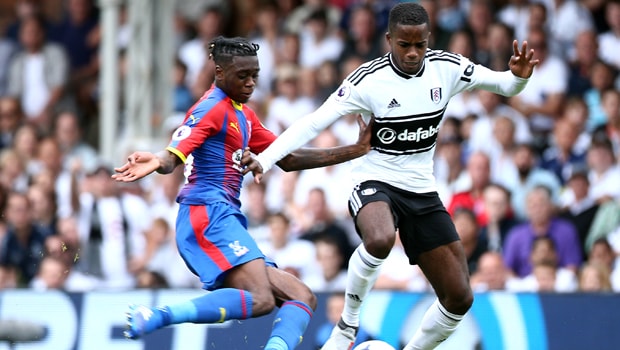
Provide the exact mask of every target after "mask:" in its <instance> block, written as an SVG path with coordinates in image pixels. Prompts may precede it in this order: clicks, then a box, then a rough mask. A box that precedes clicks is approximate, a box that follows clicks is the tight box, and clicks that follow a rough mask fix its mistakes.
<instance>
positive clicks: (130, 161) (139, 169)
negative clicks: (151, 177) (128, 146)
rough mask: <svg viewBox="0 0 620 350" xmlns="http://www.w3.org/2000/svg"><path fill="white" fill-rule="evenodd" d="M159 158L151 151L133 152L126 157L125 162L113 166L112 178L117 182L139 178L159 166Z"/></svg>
mask: <svg viewBox="0 0 620 350" xmlns="http://www.w3.org/2000/svg"><path fill="white" fill-rule="evenodd" d="M159 166H160V161H159V158H158V157H157V156H156V155H155V154H153V153H151V152H134V153H132V154H131V155H130V156H129V157H127V163H125V164H123V166H121V167H118V168H114V171H115V172H116V174H114V175H112V178H113V179H114V180H116V181H119V182H132V181H136V180H139V179H141V178H143V177H145V176H146V175H148V174H150V173H152V172H154V171H155V170H157V168H159Z"/></svg>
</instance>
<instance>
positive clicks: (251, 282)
mask: <svg viewBox="0 0 620 350" xmlns="http://www.w3.org/2000/svg"><path fill="white" fill-rule="evenodd" d="M258 73H259V64H258V58H257V57H256V56H235V57H233V58H232V61H231V62H228V63H224V64H221V65H220V64H216V67H215V85H216V86H217V87H218V88H220V89H222V90H223V91H224V92H225V93H226V95H227V96H229V97H230V98H231V99H233V100H234V101H236V102H239V103H246V102H247V101H248V100H249V99H250V97H251V95H252V93H253V91H254V88H255V87H256V82H257V79H258ZM358 125H359V127H360V133H359V139H358V142H357V143H356V144H354V145H349V146H340V147H333V148H327V149H314V148H302V149H299V150H297V151H295V152H293V153H291V154H289V155H288V156H286V157H285V158H283V159H282V160H281V161H279V162H278V163H277V164H278V166H280V167H281V168H282V169H283V170H285V171H294V170H302V169H310V168H316V167H323V166H328V165H333V164H337V163H341V162H343V161H346V160H349V159H353V158H357V157H360V156H362V155H364V154H366V153H367V152H368V151H369V150H370V135H371V132H370V131H371V128H370V127H368V126H367V125H366V124H365V123H364V122H363V120H362V118H361V117H358ZM251 159H252V158H251V155H250V151H249V149H246V150H245V152H244V156H243V158H242V160H241V165H245V164H246V163H247V162H250V161H251ZM182 163H183V162H182V160H181V159H180V158H179V157H177V156H176V155H175V154H173V153H171V152H168V151H161V152H159V153H157V154H154V153H151V152H135V153H133V154H131V155H130V156H129V157H128V159H127V163H125V164H124V165H123V166H121V167H119V168H115V169H114V170H115V172H116V174H114V175H113V176H112V177H113V178H114V179H115V180H117V181H120V182H132V181H136V180H138V179H141V178H143V177H144V176H147V175H148V174H150V173H152V172H155V171H156V172H158V173H161V174H168V173H171V172H172V171H173V170H174V169H175V168H176V167H177V166H179V165H181V164H182ZM223 286H224V287H228V288H236V289H242V290H246V291H249V292H250V293H252V298H253V306H252V315H253V316H260V315H264V314H267V313H269V312H271V310H273V308H274V307H275V306H276V305H277V306H280V305H281V304H282V303H283V302H284V301H286V300H299V301H302V302H304V303H306V304H307V305H308V306H310V307H312V309H315V308H316V297H315V295H314V293H312V291H311V290H310V289H309V288H308V287H307V286H306V285H305V284H303V283H302V282H301V281H300V280H299V279H297V278H296V277H294V276H293V275H291V274H289V273H286V272H284V271H282V270H279V269H276V268H273V267H265V262H264V260H262V259H257V260H253V261H250V262H248V263H245V264H243V265H240V266H237V267H235V268H233V269H232V270H230V271H229V272H228V273H227V275H226V277H225V280H224V284H223Z"/></svg>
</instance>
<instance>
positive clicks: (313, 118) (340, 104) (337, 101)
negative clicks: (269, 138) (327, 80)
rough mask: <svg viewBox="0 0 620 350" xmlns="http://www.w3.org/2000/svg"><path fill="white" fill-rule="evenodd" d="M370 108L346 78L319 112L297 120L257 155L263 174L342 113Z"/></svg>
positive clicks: (359, 111) (358, 111) (357, 111)
mask: <svg viewBox="0 0 620 350" xmlns="http://www.w3.org/2000/svg"><path fill="white" fill-rule="evenodd" d="M368 110H369V108H368V107H366V106H365V105H364V102H363V98H362V95H361V94H360V93H359V92H358V91H357V89H356V87H355V86H354V85H352V84H350V83H349V82H348V81H344V82H343V83H342V85H340V87H339V88H338V90H337V91H336V92H334V93H333V94H332V95H331V96H330V97H329V98H328V99H327V100H326V101H325V102H324V103H323V104H322V105H321V106H320V107H319V108H318V109H317V110H316V111H314V112H313V113H310V114H307V115H305V116H304V117H302V118H301V119H299V120H297V121H295V123H293V125H291V126H290V127H289V128H288V129H286V130H285V131H284V132H283V133H282V134H281V135H280V136H278V138H277V139H276V140H275V141H274V142H273V143H272V144H271V145H270V146H269V147H267V149H265V150H264V151H263V152H262V153H261V154H259V155H258V156H256V160H257V161H258V162H259V163H260V165H261V167H262V168H263V173H266V172H267V171H269V169H271V168H272V167H273V165H274V164H276V163H277V162H278V161H279V160H280V159H282V158H284V157H285V156H286V155H288V154H290V153H291V152H293V151H295V150H297V149H299V148H300V147H302V146H303V145H305V144H306V143H308V141H310V140H312V139H314V138H315V137H316V136H317V135H318V134H319V133H320V132H321V131H322V130H324V129H325V128H327V127H328V126H330V125H331V124H332V123H334V122H335V121H336V120H337V119H338V118H340V117H341V116H344V115H348V114H352V113H361V112H363V111H368Z"/></svg>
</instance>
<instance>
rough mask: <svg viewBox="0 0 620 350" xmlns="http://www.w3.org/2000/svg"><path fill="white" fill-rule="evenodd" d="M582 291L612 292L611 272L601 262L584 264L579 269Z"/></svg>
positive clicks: (580, 289)
mask: <svg viewBox="0 0 620 350" xmlns="http://www.w3.org/2000/svg"><path fill="white" fill-rule="evenodd" d="M579 291H580V292H588V293H592V292H606V293H609V292H612V287H611V280H610V272H609V269H608V268H607V267H606V266H603V265H600V264H591V263H586V264H584V265H583V266H582V267H581V269H580V271H579Z"/></svg>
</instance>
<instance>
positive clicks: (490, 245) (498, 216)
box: [478, 183, 518, 253]
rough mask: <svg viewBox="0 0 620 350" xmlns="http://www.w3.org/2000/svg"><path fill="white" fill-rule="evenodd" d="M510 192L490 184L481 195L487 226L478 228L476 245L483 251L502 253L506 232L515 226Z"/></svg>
mask: <svg viewBox="0 0 620 350" xmlns="http://www.w3.org/2000/svg"><path fill="white" fill-rule="evenodd" d="M510 195H511V194H510V192H509V191H508V190H507V189H506V188H505V187H503V186H501V185H498V184H495V183H492V184H489V185H488V186H486V187H485V189H484V192H483V193H482V198H483V203H484V211H485V212H486V214H487V224H486V225H484V226H482V227H481V228H480V236H479V237H478V244H479V245H481V246H482V249H483V250H484V251H486V250H489V251H492V252H498V253H501V252H502V246H503V245H504V241H505V240H506V236H507V235H508V232H509V231H510V230H511V229H512V228H513V227H514V226H515V225H517V223H518V222H517V221H516V220H515V219H514V217H513V211H512V208H511V206H510Z"/></svg>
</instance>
